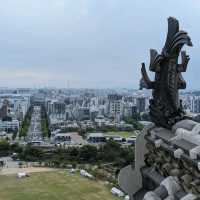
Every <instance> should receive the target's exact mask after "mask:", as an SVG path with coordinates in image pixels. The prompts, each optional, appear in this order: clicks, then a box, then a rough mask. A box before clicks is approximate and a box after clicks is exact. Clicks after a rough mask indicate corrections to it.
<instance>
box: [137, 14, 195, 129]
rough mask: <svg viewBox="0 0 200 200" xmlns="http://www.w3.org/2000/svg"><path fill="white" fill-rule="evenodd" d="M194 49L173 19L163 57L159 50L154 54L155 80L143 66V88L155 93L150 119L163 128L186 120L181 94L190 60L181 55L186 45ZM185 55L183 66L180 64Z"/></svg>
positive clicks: (152, 61)
mask: <svg viewBox="0 0 200 200" xmlns="http://www.w3.org/2000/svg"><path fill="white" fill-rule="evenodd" d="M185 44H186V45H188V46H192V42H191V39H190V37H189V36H188V34H187V32H185V31H182V30H179V22H178V20H177V19H175V18H173V17H169V18H168V34H167V39H166V42H165V45H164V47H163V49H162V52H161V54H158V52H157V51H156V50H155V49H151V50H150V66H149V70H150V71H152V72H155V80H154V81H151V80H150V78H149V77H148V75H147V72H146V69H145V64H144V63H142V68H141V72H142V79H141V81H140V87H141V88H147V89H152V90H153V91H152V96H153V98H152V99H151V100H150V116H151V119H152V121H153V122H154V123H155V124H156V125H157V126H161V127H165V128H167V129H171V127H172V126H173V125H174V124H175V123H176V122H178V121H180V120H182V119H184V117H185V112H184V110H183V108H182V102H181V100H180V99H179V94H178V90H179V89H185V88H186V82H185V81H184V79H183V77H182V75H181V73H182V72H185V71H186V69H187V65H188V62H189V56H188V55H187V54H186V52H185V51H181V49H182V47H183V46H184V45H185ZM180 54H181V58H182V62H181V64H179V63H178V57H179V55H180Z"/></svg>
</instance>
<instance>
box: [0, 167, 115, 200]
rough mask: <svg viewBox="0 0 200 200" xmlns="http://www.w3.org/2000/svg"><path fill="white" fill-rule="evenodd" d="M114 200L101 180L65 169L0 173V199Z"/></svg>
mask: <svg viewBox="0 0 200 200" xmlns="http://www.w3.org/2000/svg"><path fill="white" fill-rule="evenodd" d="M76 199H77V200H116V199H118V198H115V197H113V195H112V194H111V193H110V190H109V189H108V188H107V187H106V186H105V185H104V184H103V183H102V182H96V181H91V180H88V179H86V178H84V177H80V176H79V175H71V174H69V173H68V172H66V171H54V172H41V173H32V174H31V176H30V177H28V178H24V179H18V178H16V175H8V176H5V175H1V176H0V200H76Z"/></svg>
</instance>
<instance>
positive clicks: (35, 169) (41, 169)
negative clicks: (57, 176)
mask: <svg viewBox="0 0 200 200" xmlns="http://www.w3.org/2000/svg"><path fill="white" fill-rule="evenodd" d="M56 170H57V169H53V168H45V167H28V168H3V169H2V170H0V175H9V174H17V173H19V172H26V173H33V172H48V171H56Z"/></svg>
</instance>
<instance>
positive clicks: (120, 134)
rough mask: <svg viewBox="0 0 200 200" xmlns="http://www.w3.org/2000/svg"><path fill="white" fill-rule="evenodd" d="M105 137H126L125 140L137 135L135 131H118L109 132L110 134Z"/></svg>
mask: <svg viewBox="0 0 200 200" xmlns="http://www.w3.org/2000/svg"><path fill="white" fill-rule="evenodd" d="M105 135H119V136H121V137H124V138H128V137H131V136H135V133H134V132H133V131H131V132H130V131H116V132H108V133H105Z"/></svg>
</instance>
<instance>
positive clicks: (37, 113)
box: [27, 106, 43, 142]
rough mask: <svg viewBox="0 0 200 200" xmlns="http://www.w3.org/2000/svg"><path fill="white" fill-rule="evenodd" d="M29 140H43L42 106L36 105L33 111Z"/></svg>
mask: <svg viewBox="0 0 200 200" xmlns="http://www.w3.org/2000/svg"><path fill="white" fill-rule="evenodd" d="M27 139H28V142H37V141H43V138H42V130H41V107H40V106H34V107H33V113H32V117H31V124H30V127H29V131H28V135H27Z"/></svg>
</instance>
